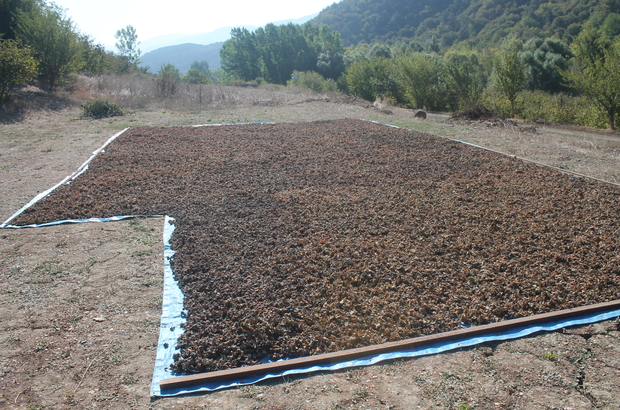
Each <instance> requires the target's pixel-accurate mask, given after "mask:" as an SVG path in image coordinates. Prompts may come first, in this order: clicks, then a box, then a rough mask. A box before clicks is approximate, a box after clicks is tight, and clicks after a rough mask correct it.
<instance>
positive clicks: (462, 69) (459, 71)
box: [444, 52, 483, 108]
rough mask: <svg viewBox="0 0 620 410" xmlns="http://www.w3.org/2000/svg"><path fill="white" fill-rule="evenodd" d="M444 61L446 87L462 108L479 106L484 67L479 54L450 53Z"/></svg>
mask: <svg viewBox="0 0 620 410" xmlns="http://www.w3.org/2000/svg"><path fill="white" fill-rule="evenodd" d="M444 59H445V62H446V64H445V68H444V73H445V80H446V86H447V88H448V90H450V92H452V93H453V94H454V95H455V96H456V98H457V100H458V105H459V106H460V108H464V107H471V106H474V105H476V104H478V103H479V102H480V99H481V97H482V89H483V78H482V65H481V64H480V60H479V59H478V54H476V53H474V52H448V53H446V55H445V57H444Z"/></svg>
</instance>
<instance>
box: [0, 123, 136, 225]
mask: <svg viewBox="0 0 620 410" xmlns="http://www.w3.org/2000/svg"><path fill="white" fill-rule="evenodd" d="M128 129H129V128H125V129H124V130H122V131H121V132H119V133H118V134H116V135H113V136H112V137H110V138H109V139H108V140H107V141H106V142H105V143H104V144H103V145H102V146H101V148H99V149H98V150H96V151H95V152H93V154H92V155H91V156H90V158H88V160H87V161H86V162H85V163H83V164H82V165H81V166H80V167H79V168H78V169H77V171H75V172H74V173H73V174H71V175H69V176H68V177H66V178H65V179H63V180H62V181H60V182H59V183H57V184H56V185H54V186H53V187H51V188H50V189H48V190H47V191H43V192H41V193H40V194H38V195H37V196H35V197H34V198H33V199H32V200H31V201H30V202H28V203H27V204H26V205H24V206H23V207H22V208H21V209H20V210H19V211H17V212H15V213H14V214H13V215H12V216H11V217H10V218H9V219H7V220H6V221H4V222H3V223H2V224H0V228H15V226H14V225H11V226H9V222H11V221H12V220H13V219H15V218H17V217H18V216H19V215H20V214H21V213H22V212H24V211H25V210H26V209H28V208H30V207H31V206H32V205H34V204H36V203H37V202H39V201H40V200H41V199H43V198H45V197H46V196H48V195H49V194H50V193H52V191H54V190H55V189H56V188H58V187H59V186H61V185H64V184H70V183H71V182H72V181H73V180H74V179H75V178H77V177H78V176H80V175H81V174H82V173H83V172H84V171H86V170H87V169H88V166H89V165H90V163H91V161H92V160H93V159H94V158H95V157H96V156H97V155H98V154H99V153H100V152H103V151H104V150H105V148H106V147H107V146H108V145H110V143H112V141H114V140H115V139H117V138H118V137H120V136H121V135H122V134H123V133H124V132H125V131H127V130H128Z"/></svg>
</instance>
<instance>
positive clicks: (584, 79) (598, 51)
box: [561, 28, 620, 130]
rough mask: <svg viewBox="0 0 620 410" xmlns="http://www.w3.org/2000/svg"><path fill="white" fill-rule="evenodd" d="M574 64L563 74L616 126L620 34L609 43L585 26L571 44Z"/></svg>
mask: <svg viewBox="0 0 620 410" xmlns="http://www.w3.org/2000/svg"><path fill="white" fill-rule="evenodd" d="M572 49H573V52H574V53H575V58H574V59H573V67H572V68H571V69H569V70H563V71H561V73H562V75H563V77H564V78H565V79H566V80H567V81H569V83H570V84H572V85H573V86H574V87H575V88H577V89H578V90H579V91H581V92H582V93H583V95H584V96H585V97H586V98H588V100H590V101H591V102H592V103H593V104H595V105H596V106H597V107H598V108H599V109H600V110H601V111H603V112H604V113H605V114H606V116H607V124H608V126H609V128H611V129H612V130H615V129H616V127H617V125H618V116H620V38H616V40H615V42H614V43H612V44H609V43H608V42H606V41H604V39H602V38H601V37H600V34H598V33H596V32H595V31H594V30H593V29H590V28H588V29H584V31H582V33H581V34H580V35H579V36H578V37H577V39H575V42H574V43H573V46H572Z"/></svg>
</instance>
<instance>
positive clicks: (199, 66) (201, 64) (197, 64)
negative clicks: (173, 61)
mask: <svg viewBox="0 0 620 410" xmlns="http://www.w3.org/2000/svg"><path fill="white" fill-rule="evenodd" d="M189 68H190V70H198V71H200V72H201V73H203V74H204V75H206V76H208V75H209V74H210V72H211V70H209V63H208V62H206V61H204V60H203V61H193V62H192V64H190V66H189Z"/></svg>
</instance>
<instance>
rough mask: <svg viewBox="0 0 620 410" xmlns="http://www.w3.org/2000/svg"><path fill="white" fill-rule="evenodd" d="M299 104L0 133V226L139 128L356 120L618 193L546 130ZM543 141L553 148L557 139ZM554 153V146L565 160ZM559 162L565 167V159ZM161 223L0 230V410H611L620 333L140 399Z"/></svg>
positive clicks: (618, 376)
mask: <svg viewBox="0 0 620 410" xmlns="http://www.w3.org/2000/svg"><path fill="white" fill-rule="evenodd" d="M392 111H393V114H391V115H390V114H386V113H382V112H379V111H377V110H374V109H368V108H362V107H360V106H354V105H342V104H338V105H336V104H331V103H321V102H311V103H306V104H299V105H294V106H276V107H237V108H235V109H226V110H224V109H222V110H214V111H205V112H199V113H170V112H166V113H162V112H155V111H153V112H138V113H137V114H135V115H133V116H126V117H119V118H113V119H106V120H97V121H82V120H75V118H76V117H77V115H78V110H77V109H74V110H69V111H62V112H54V113H34V114H30V115H28V116H26V118H25V119H23V120H20V121H17V122H13V123H8V122H4V123H0V135H1V137H0V180H1V181H2V187H3V195H2V196H0V219H3V220H4V219H6V218H7V217H9V216H10V215H11V214H12V213H13V212H15V211H16V210H17V209H19V207H21V206H22V205H23V204H25V203H26V202H28V201H29V200H30V199H31V198H32V197H33V196H34V195H36V194H37V193H38V192H40V191H42V190H45V189H47V188H49V187H50V186H52V185H54V184H55V183H57V182H58V181H60V180H61V179H62V178H64V177H65V176H66V175H68V174H70V173H71V172H73V171H74V170H75V169H76V168H77V167H78V166H79V165H80V164H82V163H83V162H84V160H85V159H87V158H88V156H90V153H91V152H92V151H93V150H95V149H97V148H98V147H99V146H101V144H103V142H104V141H105V140H106V139H107V138H108V137H110V136H111V135H113V134H115V133H116V132H118V131H119V130H121V129H123V128H125V127H127V126H140V125H163V126H169V125H189V124H200V123H230V122H247V121H276V122H283V121H306V120H308V121H309V120H315V119H321V118H324V119H332V118H342V117H346V118H366V119H371V120H376V121H379V122H382V123H390V124H394V125H399V126H405V127H407V128H415V129H418V130H421V131H428V132H434V133H437V134H440V135H446V136H449V137H452V138H458V139H462V140H467V141H470V142H472V143H477V144H480V145H485V146H489V147H491V148H494V149H498V150H500V151H503V152H507V153H509V154H513V155H518V156H523V157H528V156H530V158H531V159H536V160H539V161H541V162H547V163H549V164H551V165H558V164H559V165H563V166H566V167H567V168H568V169H570V170H572V171H575V172H583V173H586V174H589V175H592V176H595V177H599V178H603V179H607V180H609V181H618V180H620V169H619V168H620V167H619V166H618V163H619V162H618V160H619V159H620V157H619V151H618V148H617V147H614V146H605V145H604V144H601V145H599V146H596V145H595V146H594V147H590V148H588V144H587V143H586V142H585V141H583V140H582V139H575V138H567V137H565V136H564V135H560V134H558V133H552V132H551V133H544V130H543V131H542V133H539V132H536V133H534V132H532V131H523V130H519V129H502V130H497V129H494V128H490V127H487V126H485V125H483V124H466V125H463V124H454V123H450V122H446V121H445V119H442V118H437V119H433V116H431V117H430V118H429V121H426V122H424V121H422V120H414V119H412V118H411V117H410V113H409V112H407V111H405V110H398V109H394V110H392ZM554 135H555V137H554ZM563 147H566V148H563ZM567 157H569V159H562V158H567ZM162 223H163V222H162V221H161V220H158V219H149V220H138V221H132V222H117V223H106V224H86V225H71V226H63V227H53V228H40V229H26V230H6V231H0V275H2V280H1V281H0V311H1V312H2V316H1V317H0V329H1V330H2V333H1V334H2V336H1V337H0V408H7V409H13V408H14V409H38V408H49V409H65V408H76V409H106V408H109V409H116V408H133V409H151V408H152V409H171V408H204V409H208V408H212V409H246V408H247V409H253V408H257V409H415V408H437V409H451V408H456V409H515V408H517V409H569V408H570V409H594V408H597V409H617V408H618V407H620V360H619V359H618V358H619V357H620V329H619V327H618V326H619V322H618V321H617V320H613V321H608V322H605V323H602V324H597V325H593V326H588V327H585V328H581V329H577V330H570V331H568V332H555V333H550V334H545V335H539V336H536V337H531V338H526V339H521V340H517V341H511V342H505V343H498V344H493V345H486V346H479V347H476V348H472V349H467V350H463V351H458V352H453V353H448V354H443V355H438V356H431V357H425V358H419V359H415V360H406V361H397V362H394V363H390V364H385V365H379V366H373V367H370V368H363V369H352V370H348V371H343V372H339V373H333V374H324V375H322V374H318V375H312V376H307V377H300V378H286V379H281V380H276V381H273V382H269V383H264V384H261V385H257V386H249V387H244V388H240V389H231V390H227V391H222V392H217V393H213V394H208V395H198V396H189V397H181V398H167V399H160V400H151V399H150V398H149V397H148V394H149V387H150V382H151V374H152V367H153V362H154V356H155V351H154V346H155V343H156V340H157V332H158V321H159V312H160V311H161V308H160V305H161V276H162V273H161V270H162V268H161V263H162V262H161V261H162V249H161V248H162V246H161V226H162Z"/></svg>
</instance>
